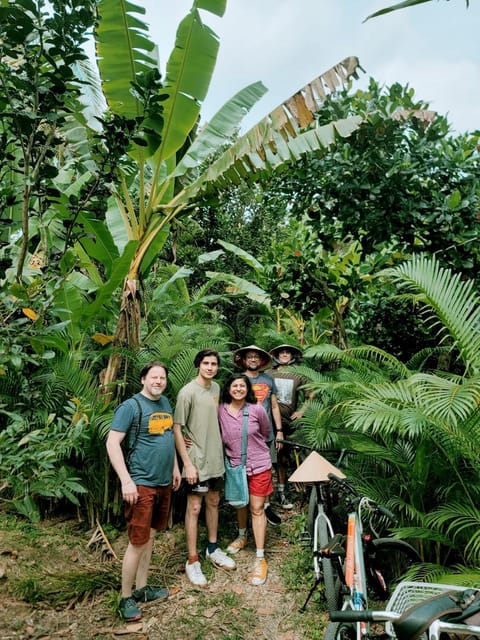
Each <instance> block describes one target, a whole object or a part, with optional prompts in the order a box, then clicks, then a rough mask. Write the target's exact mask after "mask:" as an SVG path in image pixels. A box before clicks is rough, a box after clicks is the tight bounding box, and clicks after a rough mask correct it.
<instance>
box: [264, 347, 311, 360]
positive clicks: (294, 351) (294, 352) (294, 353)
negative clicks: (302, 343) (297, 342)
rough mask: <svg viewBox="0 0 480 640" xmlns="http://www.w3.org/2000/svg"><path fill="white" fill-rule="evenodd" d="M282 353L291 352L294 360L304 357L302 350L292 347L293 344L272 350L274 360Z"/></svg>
mask: <svg viewBox="0 0 480 640" xmlns="http://www.w3.org/2000/svg"><path fill="white" fill-rule="evenodd" d="M280 351H290V353H291V354H292V358H296V359H298V358H301V357H302V355H303V353H302V350H301V349H299V348H298V347H292V345H291V344H279V345H278V347H274V348H273V349H270V355H271V356H272V358H278V354H279V353H280Z"/></svg>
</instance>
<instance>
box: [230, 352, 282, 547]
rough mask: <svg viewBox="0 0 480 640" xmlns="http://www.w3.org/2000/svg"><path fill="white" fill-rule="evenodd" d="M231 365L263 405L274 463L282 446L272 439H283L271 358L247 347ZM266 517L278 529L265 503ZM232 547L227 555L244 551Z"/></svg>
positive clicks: (243, 534) (278, 519) (241, 533)
mask: <svg viewBox="0 0 480 640" xmlns="http://www.w3.org/2000/svg"><path fill="white" fill-rule="evenodd" d="M233 362H234V363H235V365H236V366H237V367H239V369H241V370H242V371H243V372H244V373H245V374H246V375H247V376H248V377H249V378H250V382H251V383H252V389H253V392H254V394H255V397H256V398H257V402H259V403H260V404H262V405H263V407H264V409H265V411H266V412H267V415H268V417H269V419H270V437H269V440H268V444H269V446H270V454H271V457H272V463H276V461H277V449H278V448H279V447H280V446H281V445H279V444H276V442H275V439H276V438H277V437H279V438H282V437H283V434H282V433H281V429H282V417H281V415H280V409H279V407H278V402H277V395H276V387H275V382H274V381H273V378H272V377H271V376H269V375H267V374H266V373H265V371H264V369H266V367H268V366H269V365H270V363H271V358H270V354H269V353H268V352H267V351H265V350H264V349H261V348H260V347H257V345H255V344H250V345H248V346H246V347H242V348H240V349H237V350H236V351H235V352H234V354H233ZM265 516H266V518H267V520H268V522H269V523H270V524H272V525H274V526H278V525H279V524H280V523H281V521H282V520H281V518H280V517H279V516H278V515H277V514H276V513H275V512H274V511H273V509H272V507H271V506H270V503H269V501H268V500H266V502H265ZM242 537H243V540H242ZM239 540H240V542H241V543H243V546H245V544H246V532H244V531H240V530H239V537H238V538H237V540H235V541H234V543H236V542H237V541H239ZM234 543H232V544H231V545H230V547H228V548H227V551H230V553H236V552H237V551H239V550H240V549H241V548H243V546H240V547H239V548H238V549H237V548H234Z"/></svg>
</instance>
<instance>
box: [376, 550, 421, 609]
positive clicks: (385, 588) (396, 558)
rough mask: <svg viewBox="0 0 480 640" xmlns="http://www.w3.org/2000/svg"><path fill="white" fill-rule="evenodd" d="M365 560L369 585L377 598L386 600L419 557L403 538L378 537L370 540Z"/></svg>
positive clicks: (419, 560)
mask: <svg viewBox="0 0 480 640" xmlns="http://www.w3.org/2000/svg"><path fill="white" fill-rule="evenodd" d="M365 561H366V563H367V567H366V568H367V581H368V584H369V587H370V588H371V589H372V590H373V592H374V594H375V595H376V596H377V597H378V598H380V599H381V600H387V599H388V598H389V597H390V595H391V593H392V591H393V590H394V588H395V587H396V585H397V584H398V582H400V580H401V579H402V578H403V576H404V575H405V573H406V572H407V571H408V569H410V568H411V567H412V566H413V565H415V564H418V563H419V562H421V559H420V556H419V555H418V553H417V551H416V550H415V549H414V548H413V547H412V546H411V545H410V544H408V542H405V541H404V540H393V539H391V538H378V539H377V540H372V544H371V548H370V549H369V552H368V556H367V557H366V558H365Z"/></svg>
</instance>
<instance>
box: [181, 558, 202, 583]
mask: <svg viewBox="0 0 480 640" xmlns="http://www.w3.org/2000/svg"><path fill="white" fill-rule="evenodd" d="M185 573H186V574H187V577H188V579H189V580H190V582H191V583H192V584H194V585H195V586H197V587H204V586H205V585H206V584H207V579H206V578H205V576H204V575H203V571H202V567H201V566H200V562H198V560H197V562H192V564H189V563H188V561H187V564H186V565H185Z"/></svg>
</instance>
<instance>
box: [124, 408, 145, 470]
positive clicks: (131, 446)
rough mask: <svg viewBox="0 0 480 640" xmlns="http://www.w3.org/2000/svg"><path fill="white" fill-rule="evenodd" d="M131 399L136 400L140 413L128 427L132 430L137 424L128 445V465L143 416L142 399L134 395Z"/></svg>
mask: <svg viewBox="0 0 480 640" xmlns="http://www.w3.org/2000/svg"><path fill="white" fill-rule="evenodd" d="M131 399H132V400H134V401H135V402H136V404H137V408H138V413H137V414H136V415H135V422H132V424H131V425H130V427H129V429H128V431H130V429H131V428H132V426H133V425H135V431H134V433H133V439H132V440H131V442H130V443H129V447H128V450H127V452H126V455H125V462H126V463H127V466H128V463H129V462H130V458H131V457H132V453H133V452H134V450H135V447H136V446H137V440H138V434H139V433H140V425H141V424H142V416H143V413H142V405H141V404H140V401H139V400H138V398H136V397H135V396H132V398H131ZM127 433H128V432H127Z"/></svg>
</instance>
